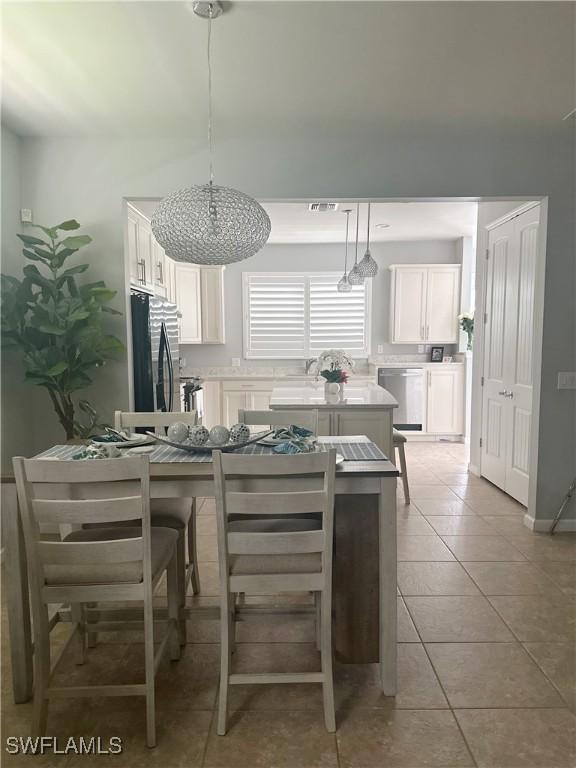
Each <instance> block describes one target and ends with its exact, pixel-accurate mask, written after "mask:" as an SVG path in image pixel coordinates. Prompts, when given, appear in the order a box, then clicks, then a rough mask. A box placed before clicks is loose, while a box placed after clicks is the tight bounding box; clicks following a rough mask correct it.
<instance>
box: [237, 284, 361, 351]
mask: <svg viewBox="0 0 576 768" xmlns="http://www.w3.org/2000/svg"><path fill="white" fill-rule="evenodd" d="M340 277H341V275H340V273H336V272H328V273H320V272H310V273H306V274H301V273H295V272H284V273H278V272H272V273H256V272H244V273H243V301H244V356H245V357H246V358H300V359H302V358H307V357H316V356H317V355H319V354H320V352H322V351H323V350H325V349H330V348H337V349H344V350H346V351H347V352H348V353H350V354H351V355H353V356H354V357H366V356H367V355H368V353H369V347H370V341H369V338H370V328H369V316H370V314H369V313H370V310H369V303H370V283H369V282H368V283H367V284H365V285H359V286H354V287H353V289H352V291H350V292H349V293H339V292H338V291H337V290H336V286H337V283H338V280H339V279H340Z"/></svg>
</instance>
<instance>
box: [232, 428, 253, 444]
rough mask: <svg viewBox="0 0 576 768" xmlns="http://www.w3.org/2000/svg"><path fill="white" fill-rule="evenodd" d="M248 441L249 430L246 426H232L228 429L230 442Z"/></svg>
mask: <svg viewBox="0 0 576 768" xmlns="http://www.w3.org/2000/svg"><path fill="white" fill-rule="evenodd" d="M249 439H250V428H249V427H248V425H247V424H234V426H233V427H230V442H231V443H245V442H246V441H247V440H249Z"/></svg>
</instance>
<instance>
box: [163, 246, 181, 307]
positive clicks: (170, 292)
mask: <svg viewBox="0 0 576 768" xmlns="http://www.w3.org/2000/svg"><path fill="white" fill-rule="evenodd" d="M175 266H176V265H175V262H174V261H172V259H171V258H170V257H168V256H164V271H165V273H166V298H167V299H168V301H171V302H172V303H173V304H177V303H178V301H177V297H176V281H175Z"/></svg>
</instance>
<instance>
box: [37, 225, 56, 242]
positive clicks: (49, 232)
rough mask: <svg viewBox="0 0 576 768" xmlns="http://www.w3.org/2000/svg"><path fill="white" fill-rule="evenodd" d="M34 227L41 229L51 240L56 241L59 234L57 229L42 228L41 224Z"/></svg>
mask: <svg viewBox="0 0 576 768" xmlns="http://www.w3.org/2000/svg"><path fill="white" fill-rule="evenodd" d="M32 226H33V227H36V229H41V230H42V232H45V233H46V234H47V235H48V237H49V238H50V239H51V240H54V238H55V237H56V236H57V234H58V233H57V232H56V227H42V226H40V224H33V225H32Z"/></svg>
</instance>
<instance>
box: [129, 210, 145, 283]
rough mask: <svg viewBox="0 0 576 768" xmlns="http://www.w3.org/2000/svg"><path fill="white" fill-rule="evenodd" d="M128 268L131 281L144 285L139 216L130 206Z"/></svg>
mask: <svg viewBox="0 0 576 768" xmlns="http://www.w3.org/2000/svg"><path fill="white" fill-rule="evenodd" d="M127 257H128V268H129V272H130V282H131V283H133V284H134V285H142V283H143V272H142V271H141V269H140V265H139V264H138V217H137V215H136V213H135V212H134V211H133V210H132V209H131V208H128V254H127Z"/></svg>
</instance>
